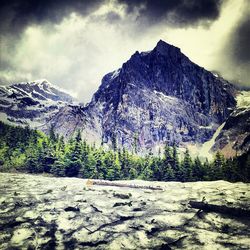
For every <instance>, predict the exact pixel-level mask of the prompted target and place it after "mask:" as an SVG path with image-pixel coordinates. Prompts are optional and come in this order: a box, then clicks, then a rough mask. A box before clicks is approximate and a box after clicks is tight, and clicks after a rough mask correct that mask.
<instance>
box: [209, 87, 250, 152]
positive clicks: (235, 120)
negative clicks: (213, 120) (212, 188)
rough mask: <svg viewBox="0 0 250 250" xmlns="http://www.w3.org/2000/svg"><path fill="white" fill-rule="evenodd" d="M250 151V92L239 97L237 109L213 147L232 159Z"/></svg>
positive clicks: (242, 93)
mask: <svg viewBox="0 0 250 250" xmlns="http://www.w3.org/2000/svg"><path fill="white" fill-rule="evenodd" d="M249 149H250V91H241V92H239V93H238V95H237V107H236V108H235V110H234V111H233V112H232V113H231V114H230V116H229V117H228V119H227V120H226V121H225V124H224V126H223V127H222V130H221V131H220V133H219V134H218V137H217V138H216V140H215V144H214V145H213V147H212V150H213V151H217V150H220V151H221V152H222V153H223V154H224V155H225V156H227V157H232V156H235V155H237V154H238V155H240V154H242V153H243V152H247V151H248V150H249Z"/></svg>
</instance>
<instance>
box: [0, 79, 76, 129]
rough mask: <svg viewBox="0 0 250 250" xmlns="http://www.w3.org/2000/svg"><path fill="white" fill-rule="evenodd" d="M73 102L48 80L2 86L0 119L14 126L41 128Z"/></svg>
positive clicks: (0, 92)
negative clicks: (61, 109)
mask: <svg viewBox="0 0 250 250" xmlns="http://www.w3.org/2000/svg"><path fill="white" fill-rule="evenodd" d="M73 101H74V99H73V97H71V96H70V95H69V94H67V93H65V92H63V91H61V90H59V89H58V88H57V87H55V86H53V85H52V84H51V83H49V82H48V81H47V80H37V81H34V82H22V83H15V84H12V85H10V86H0V118H1V120H3V121H6V122H8V123H12V124H19V125H30V126H31V127H39V126H41V125H44V123H46V122H48V121H49V120H50V119H51V117H52V116H53V115H54V114H55V113H57V112H58V111H59V110H60V108H62V107H64V106H65V105H67V104H70V103H73Z"/></svg>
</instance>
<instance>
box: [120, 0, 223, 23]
mask: <svg viewBox="0 0 250 250" xmlns="http://www.w3.org/2000/svg"><path fill="white" fill-rule="evenodd" d="M118 1H119V2H120V3H121V4H124V5H125V6H126V8H127V12H128V13H132V12H134V11H139V17H138V19H140V18H141V19H146V20H147V21H148V22H149V23H151V24H154V23H158V22H160V21H162V20H166V19H168V20H169V21H170V22H171V23H172V24H173V25H180V26H189V25H194V24H197V23H200V22H202V21H213V20H215V19H217V18H218V17H219V14H220V8H221V4H222V2H223V0H165V1H163V0H137V1H133V0H118ZM224 1H225V0H224Z"/></svg>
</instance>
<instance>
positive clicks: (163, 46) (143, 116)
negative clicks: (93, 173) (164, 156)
mask: <svg viewBox="0 0 250 250" xmlns="http://www.w3.org/2000/svg"><path fill="white" fill-rule="evenodd" d="M18 86H19V85H18V84H14V85H12V86H9V87H1V89H0V93H3V94H2V97H1V102H0V106H1V107H0V112H2V115H4V116H6V115H7V119H8V120H11V121H12V122H14V123H25V122H26V123H27V122H28V123H29V122H31V123H33V124H35V123H34V121H35V122H38V126H35V125H34V127H38V128H39V129H41V130H43V131H45V132H47V131H48V130H49V129H50V127H52V126H53V127H54V129H55V132H57V133H59V134H62V135H64V136H66V137H67V138H69V137H70V136H71V135H73V134H74V133H75V132H76V130H77V129H80V130H81V132H82V136H83V137H84V138H85V139H86V140H87V141H88V142H90V143H96V144H97V145H98V144H99V145H103V146H105V147H126V148H127V149H129V150H130V151H133V152H136V153H145V152H149V151H152V152H153V153H158V151H159V150H160V149H161V148H162V147H163V145H164V144H166V143H168V144H170V145H173V144H176V145H178V147H180V148H185V147H189V148H191V149H192V148H196V150H198V151H199V150H200V149H201V148H202V149H206V150H205V151H206V153H209V150H217V149H219V150H222V151H223V148H224V149H225V147H224V146H225V145H228V144H229V143H231V144H232V143H235V137H237V133H238V132H239V133H240V134H244V136H246V135H249V134H250V131H249V121H248V119H246V118H245V117H244V118H242V119H241V124H242V126H241V128H240V131H239V129H238V130H237V129H236V127H237V121H238V120H237V119H238V118H237V119H236V120H235V119H234V117H235V116H237V117H239V115H241V114H242V113H240V111H239V108H240V107H239V105H238V106H237V100H236V96H237V95H238V96H239V93H240V92H239V91H238V90H236V89H235V87H234V86H233V85H232V84H230V83H229V82H228V81H226V80H224V79H223V78H221V77H219V76H217V75H216V74H213V73H211V72H209V71H207V70H205V69H204V68H202V67H200V66H198V65H196V64H195V63H193V62H192V61H190V60H189V58H188V57H186V56H185V55H184V54H183V53H182V52H181V51H180V49H179V48H177V47H174V46H172V45H170V44H168V43H165V42H164V41H161V40H160V41H159V42H158V43H157V45H156V47H155V48H154V49H153V50H151V51H148V52H141V53H139V52H135V54H133V55H132V56H131V58H130V59H129V60H128V61H127V62H125V63H124V64H123V65H122V67H121V68H119V69H117V70H115V71H113V72H111V73H108V74H107V75H105V76H104V77H103V79H102V82H101V85H100V87H99V89H98V90H97V92H96V93H95V94H94V96H93V98H92V100H91V102H90V103H89V104H88V105H87V106H85V107H83V106H82V105H80V104H79V103H76V102H73V98H72V97H70V96H69V95H67V94H65V93H64V92H61V91H59V90H57V89H56V88H55V87H52V85H51V84H48V83H47V81H45V82H43V81H39V82H34V83H21V84H20V86H21V87H20V86H19V87H18ZM12 94H13V95H14V96H13V98H12V97H11V95H12ZM18 95H20V96H18ZM43 98H44V99H43ZM243 99H244V98H243ZM241 108H242V109H244V110H245V109H246V107H243V106H242V105H241ZM246 116H247V117H249V113H247V115H246ZM229 124H230V125H229ZM229 127H230V128H233V129H230V131H232V130H233V131H234V132H233V134H234V136H232V138H231V137H230V136H229V137H228V132H226V129H227V128H229ZM237 131H238V132H237ZM230 133H231V132H230ZM223 138H224V139H223ZM225 138H227V139H225ZM242 138H243V137H242ZM232 140H234V141H232ZM240 143H243V144H244V143H245V141H244V140H241V142H240ZM224 144H225V145H224ZM202 145H204V147H203V146H202ZM223 145H224V146H223ZM232 147H235V146H234V145H232ZM244 147H245V148H247V147H249V143H247V144H246V146H244ZM245 148H244V149H242V151H244V150H245ZM205 151H202V152H204V153H202V154H203V155H202V156H205ZM233 152H234V153H235V151H233Z"/></svg>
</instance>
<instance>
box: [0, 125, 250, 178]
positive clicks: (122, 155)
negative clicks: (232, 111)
mask: <svg viewBox="0 0 250 250" xmlns="http://www.w3.org/2000/svg"><path fill="white" fill-rule="evenodd" d="M0 171H2V172H13V171H18V172H27V173H49V174H52V175H54V176H61V177H63V176H67V177H79V178H91V179H105V180H124V179H143V180H150V181H182V182H184V181H213V180H226V181H231V182H237V181H242V182H249V181H250V152H249V151H248V152H247V153H245V154H243V155H241V156H238V157H234V158H229V159H225V158H224V156H223V155H222V154H220V153H219V152H217V153H216V155H215V157H214V160H213V161H212V162H208V161H205V162H202V161H201V160H200V159H199V158H198V157H197V158H195V159H192V158H191V156H190V154H189V151H188V150H186V152H185V153H184V156H183V157H180V156H179V154H178V150H177V147H176V146H173V147H170V146H168V145H165V148H164V152H163V155H161V156H160V155H159V156H155V155H153V154H150V153H149V154H147V155H145V156H138V155H136V154H133V153H131V152H128V151H127V150H126V149H125V148H122V149H117V148H114V149H113V150H104V148H102V147H96V146H95V145H89V144H87V142H86V141H85V140H82V139H81V134H80V131H78V132H77V133H76V135H75V136H74V137H72V138H71V139H70V140H68V141H67V142H66V141H65V140H64V138H63V137H59V136H58V135H56V134H55V133H54V131H53V129H51V131H50V133H49V135H48V136H47V135H45V134H43V133H42V132H40V131H37V130H32V129H30V128H29V127H25V128H23V127H16V126H10V125H7V124H5V123H3V122H0Z"/></svg>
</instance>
